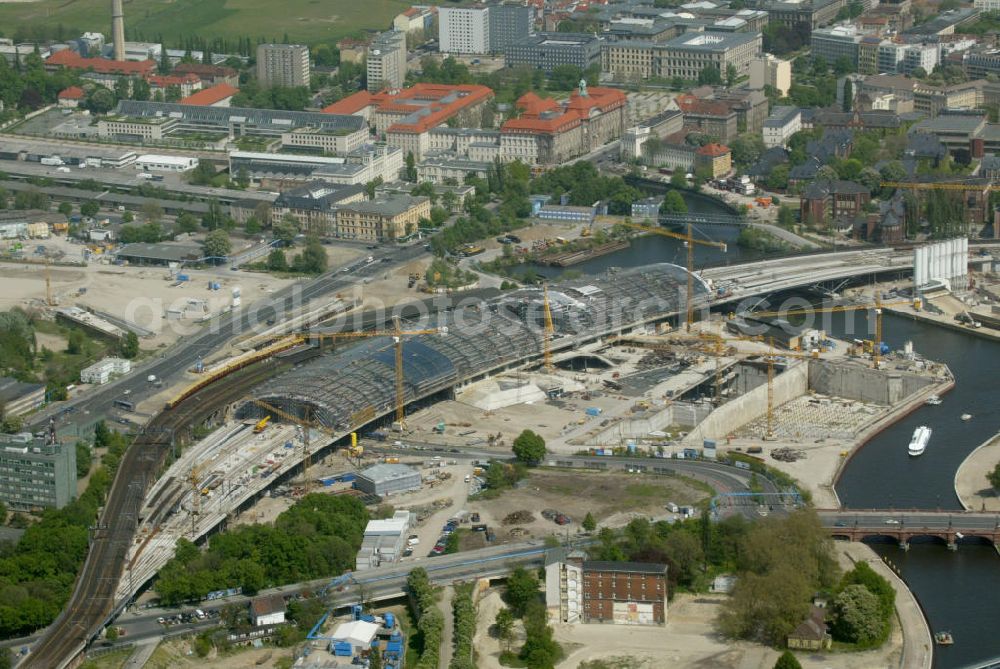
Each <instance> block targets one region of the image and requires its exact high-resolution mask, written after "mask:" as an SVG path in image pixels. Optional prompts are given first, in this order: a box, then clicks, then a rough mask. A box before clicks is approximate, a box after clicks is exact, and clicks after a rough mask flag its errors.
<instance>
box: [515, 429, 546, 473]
mask: <svg viewBox="0 0 1000 669" xmlns="http://www.w3.org/2000/svg"><path fill="white" fill-rule="evenodd" d="M513 450H514V456H515V457H516V458H517V459H518V460H520V461H521V462H523V463H524V464H526V465H536V464H538V463H539V462H541V461H542V458H544V457H545V440H544V439H542V437H541V436H540V435H537V434H535V433H534V432H532V431H531V430H524V431H522V432H521V434H519V435H518V436H517V438H516V439H514V445H513Z"/></svg>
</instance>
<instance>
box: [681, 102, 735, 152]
mask: <svg viewBox="0 0 1000 669" xmlns="http://www.w3.org/2000/svg"><path fill="white" fill-rule="evenodd" d="M674 102H676V103H677V106H678V107H679V108H680V110H681V112H683V113H684V127H685V128H687V129H689V130H697V131H698V132H701V133H704V134H706V135H711V136H713V137H718V138H719V139H720V140H722V141H723V142H728V141H730V140H732V139H734V138H735V137H736V135H737V134H739V119H738V117H737V114H736V110H735V109H733V108H732V107H730V106H729V105H728V104H726V103H725V102H716V101H712V100H701V99H699V98H696V97H695V96H693V95H689V94H687V93H684V94H681V95H678V96H677V97H676V98H674Z"/></svg>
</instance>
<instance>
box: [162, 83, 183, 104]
mask: <svg viewBox="0 0 1000 669" xmlns="http://www.w3.org/2000/svg"><path fill="white" fill-rule="evenodd" d="M182 97H184V94H183V93H182V92H181V87H180V86H177V85H175V84H172V85H170V86H167V89H166V90H165V91H163V99H164V101H166V102H178V101H179V100H180V99H181V98H182Z"/></svg>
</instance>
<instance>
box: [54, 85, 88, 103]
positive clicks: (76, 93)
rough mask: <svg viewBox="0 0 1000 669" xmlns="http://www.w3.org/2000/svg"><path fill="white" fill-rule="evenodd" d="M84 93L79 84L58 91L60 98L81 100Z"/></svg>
mask: <svg viewBox="0 0 1000 669" xmlns="http://www.w3.org/2000/svg"><path fill="white" fill-rule="evenodd" d="M85 95H86V93H84V92H83V89H82V88H80V87H79V86H70V87H69V88H64V89H62V90H61V91H59V99H60V100H82V99H83V97H84V96H85Z"/></svg>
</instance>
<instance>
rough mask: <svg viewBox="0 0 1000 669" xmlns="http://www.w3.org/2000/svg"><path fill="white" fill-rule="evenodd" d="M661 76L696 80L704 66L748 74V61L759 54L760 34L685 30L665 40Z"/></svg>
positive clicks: (721, 70)
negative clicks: (681, 33)
mask: <svg viewBox="0 0 1000 669" xmlns="http://www.w3.org/2000/svg"><path fill="white" fill-rule="evenodd" d="M664 44H665V46H666V50H665V51H664V52H663V60H662V63H663V64H662V68H661V69H662V75H661V76H663V77H666V78H673V77H680V78H682V79H688V80H696V79H697V78H698V75H699V74H700V73H701V72H702V70H704V69H705V68H706V67H709V66H711V67H715V68H718V70H719V72H720V73H721V75H722V76H723V77H725V76H726V74H727V71H728V69H729V66H730V65H732V66H734V67H735V68H736V73H737V74H738V75H747V74H749V73H750V61H751V60H753V59H754V58H756V57H757V56H759V55H760V46H761V36H760V33H752V34H751V33H712V32H705V33H687V34H684V35H681V36H679V37H675V38H674V39H672V40H669V41H667V42H665V43H664Z"/></svg>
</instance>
